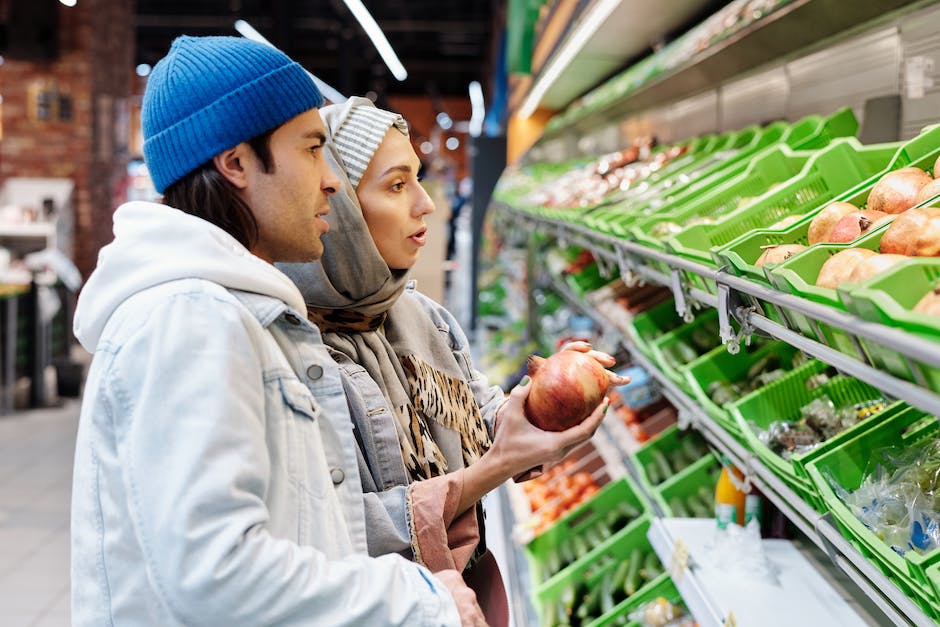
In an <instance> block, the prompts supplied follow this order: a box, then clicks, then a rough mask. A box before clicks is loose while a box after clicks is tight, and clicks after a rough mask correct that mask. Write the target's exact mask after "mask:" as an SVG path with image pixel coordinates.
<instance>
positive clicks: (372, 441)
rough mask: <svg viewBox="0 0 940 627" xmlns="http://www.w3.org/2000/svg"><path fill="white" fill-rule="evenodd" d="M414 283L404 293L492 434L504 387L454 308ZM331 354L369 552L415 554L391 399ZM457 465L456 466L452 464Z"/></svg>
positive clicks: (341, 357)
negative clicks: (350, 436)
mask: <svg viewBox="0 0 940 627" xmlns="http://www.w3.org/2000/svg"><path fill="white" fill-rule="evenodd" d="M415 287H416V284H415V282H414V281H411V282H409V284H408V285H407V287H406V288H405V292H404V293H403V294H402V296H401V298H413V299H415V300H416V301H417V302H418V303H419V305H420V306H421V308H422V309H423V310H424V312H425V314H426V315H427V316H428V318H429V319H430V320H431V321H432V322H433V323H434V326H436V327H437V330H438V332H440V333H441V335H442V336H443V337H444V339H445V340H446V342H447V344H448V345H449V346H450V349H451V352H452V353H453V355H454V359H455V360H456V362H457V364H458V365H459V366H460V370H461V373H462V378H463V379H464V381H466V382H467V384H468V385H469V387H470V390H471V391H472V392H473V396H474V398H475V399H476V401H477V406H478V407H479V408H480V413H481V414H482V416H483V420H484V422H485V423H486V426H487V429H488V431H489V434H490V437H492V436H493V428H494V424H495V421H496V412H497V410H498V409H499V407H500V406H502V404H503V403H504V402H505V400H506V399H505V395H504V393H503V390H502V389H500V388H499V386H494V385H490V384H489V382H488V381H487V378H486V375H484V374H483V373H481V372H480V371H478V370H476V369H475V368H474V367H473V359H472V357H471V355H470V342H469V341H468V340H467V336H466V334H465V333H464V332H463V329H461V327H460V324H459V323H458V322H457V320H456V318H454V316H453V314H451V313H450V312H449V311H447V309H445V308H444V307H443V306H441V305H440V304H439V303H437V302H435V301H434V300H432V299H430V298H428V297H427V296H425V295H424V294H422V293H421V292H419V291H417V289H415ZM330 354H331V355H332V356H333V359H335V360H336V361H337V363H338V364H339V366H340V370H341V371H342V375H343V386H344V388H345V391H346V396H347V397H348V400H349V411H350V414H351V416H352V421H353V424H354V425H355V426H356V434H357V436H358V437H357V440H358V444H359V474H360V476H361V477H362V487H363V491H364V492H365V493H366V494H365V508H366V528H367V535H368V543H369V554H370V555H384V554H386V553H389V552H397V553H401V554H402V555H405V556H406V557H409V558H412V559H413V557H414V555H413V541H414V539H413V538H412V537H411V531H410V525H409V518H410V516H411V512H410V511H409V509H408V505H407V498H406V497H407V495H406V492H407V488H408V485H409V484H410V483H411V479H410V477H409V475H408V471H407V470H406V469H405V464H404V461H403V460H402V457H401V447H400V446H399V443H398V434H397V433H396V430H395V424H394V422H393V421H392V417H391V416H392V414H391V409H389V407H388V401H387V400H386V398H385V395H384V394H383V393H382V390H381V388H379V386H378V385H377V384H376V383H375V381H373V379H372V377H370V376H369V373H368V372H366V370H365V368H363V367H362V366H360V365H359V364H357V363H355V362H353V361H352V360H351V359H349V357H347V356H346V355H344V354H342V353H340V352H338V351H334V350H332V349H330ZM442 431H443V429H441V430H440V431H439V432H438V436H440V437H441V438H442V439H447V436H453V437H452V438H451V440H452V441H451V442H443V443H442V445H443V447H444V448H445V449H447V448H452V449H454V450H455V451H457V453H456V454H452V455H450V456H449V457H448V459H450V460H451V461H452V463H455V464H461V467H462V463H463V462H462V458H461V457H460V454H459V450H460V449H459V446H460V442H459V437H458V436H457V434H456V433H453V432H451V433H445V432H442ZM456 469H457V467H455V468H451V470H456Z"/></svg>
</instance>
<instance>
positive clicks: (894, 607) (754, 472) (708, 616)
mask: <svg viewBox="0 0 940 627" xmlns="http://www.w3.org/2000/svg"><path fill="white" fill-rule="evenodd" d="M552 286H553V289H555V290H556V291H557V292H558V293H559V294H560V295H561V296H562V297H563V298H564V299H565V300H566V301H567V302H568V303H569V304H570V305H571V306H572V307H574V308H576V309H577V310H579V311H580V312H581V313H583V314H584V315H587V316H589V317H591V319H592V320H594V321H595V322H596V323H597V324H598V327H599V328H600V329H601V330H602V331H603V332H604V333H606V334H615V333H619V334H620V335H621V336H623V337H627V332H626V330H624V329H619V328H618V327H617V325H616V324H614V323H613V322H612V321H610V320H608V319H606V318H605V317H604V316H603V315H602V314H600V313H599V312H597V311H596V310H595V309H594V308H592V307H590V306H589V305H587V304H586V303H584V302H583V301H582V300H581V299H580V298H578V297H577V295H575V294H574V293H573V292H572V291H571V290H570V289H569V288H568V287H567V286H566V285H564V284H563V283H561V282H559V281H554V282H553V284H552ZM759 318H763V316H754V315H752V316H750V317H749V318H748V320H749V322H750V323H751V324H754V325H755V326H758V327H759V328H762V329H763V330H766V331H767V332H768V333H770V334H771V335H774V334H775V333H776V334H778V335H779V336H781V337H780V339H782V340H784V341H788V342H793V343H794V345H797V347H798V348H801V347H800V346H799V345H798V344H797V342H795V341H794V340H798V341H799V343H801V344H802V343H803V342H804V341H805V342H811V340H807V339H806V338H804V337H803V336H800V335H799V334H796V333H793V332H791V331H789V330H788V329H785V328H784V327H780V326H779V325H776V324H775V323H773V322H771V321H769V320H766V318H764V319H763V320H760V319H759ZM790 334H792V335H793V336H795V337H791V336H790ZM776 336H777V335H775V337H776ZM812 343H813V344H815V345H816V346H812V347H810V348H812V349H813V350H814V351H816V353H819V355H817V356H818V357H819V358H820V359H823V360H824V361H825V357H829V358H833V360H834V361H840V360H841V358H844V359H850V358H847V357H845V356H844V355H841V354H836V355H830V354H829V353H830V352H831V353H835V351H832V349H829V348H828V347H826V346H824V345H822V344H818V343H816V342H812ZM624 344H625V347H626V348H627V349H628V350H629V351H630V353H631V357H632V359H633V361H634V363H636V364H637V365H639V366H641V367H642V368H644V369H645V370H646V371H647V372H649V373H650V375H652V376H653V377H654V378H655V379H656V380H657V381H658V382H659V384H660V386H661V387H662V390H663V394H664V395H665V396H666V398H667V399H668V400H669V401H670V402H671V403H672V404H673V405H675V407H676V408H677V410H678V412H679V425H680V427H682V428H694V429H696V430H698V431H699V432H701V433H702V434H703V435H704V436H705V439H706V440H707V441H708V442H709V443H710V444H711V445H712V446H713V447H714V448H715V449H717V450H718V451H720V452H721V453H723V454H724V455H727V456H728V458H729V459H730V460H731V461H732V463H734V464H735V466H737V467H738V468H739V469H741V470H742V472H744V473H745V476H746V477H747V479H748V481H750V482H751V483H752V484H754V485H756V486H757V487H758V489H759V490H760V491H761V492H762V493H763V494H764V496H765V497H766V498H768V499H769V500H770V501H771V502H772V503H773V504H774V505H775V506H776V507H777V508H778V509H779V510H780V511H781V512H782V513H783V514H784V515H785V516H786V517H787V518H788V519H789V520H791V521H792V522H793V523H794V525H795V526H796V527H797V528H798V529H799V530H800V532H801V533H803V535H805V536H806V537H807V538H809V539H810V540H811V541H812V542H813V543H814V544H816V545H817V546H819V547H820V548H821V549H823V550H824V551H825V552H826V553H827V554H828V555H829V557H830V559H831V561H832V563H833V564H834V565H835V566H836V567H838V568H839V569H840V570H841V571H842V572H844V573H845V574H846V575H847V576H848V578H849V579H851V580H852V581H853V582H854V583H855V584H856V585H857V586H858V588H859V589H860V590H862V591H863V592H864V593H865V594H866V596H868V597H869V598H870V599H871V600H872V601H873V602H874V604H875V605H876V606H877V607H878V608H879V609H880V610H881V611H882V612H883V613H884V615H885V616H886V617H887V618H888V619H889V620H890V621H891V622H892V623H893V624H895V625H905V626H910V625H916V626H922V625H923V626H926V625H936V622H935V621H934V620H932V619H931V618H929V617H928V616H927V615H926V614H925V613H924V612H923V611H922V610H921V609H920V608H919V607H917V606H916V605H915V604H914V602H913V601H911V600H910V599H909V598H908V597H907V595H905V594H904V593H903V592H902V591H901V590H900V589H899V588H898V587H897V586H896V585H895V584H894V583H892V582H891V581H890V580H889V579H888V578H887V577H885V576H884V575H883V574H882V573H881V572H880V571H879V570H877V568H876V567H875V566H874V565H873V564H872V563H871V562H869V561H868V560H867V559H866V558H865V557H864V556H863V555H862V554H861V553H860V552H859V551H858V550H857V549H856V548H855V547H854V546H852V545H851V544H850V543H849V542H848V541H847V540H846V539H845V538H844V537H843V536H842V534H841V533H840V532H839V530H838V529H837V528H836V526H835V523H834V521H833V520H832V518H831V516H830V515H828V514H826V515H820V514H819V513H817V512H816V511H815V510H814V509H813V508H812V507H810V506H809V505H808V504H807V503H806V502H805V501H803V500H802V499H801V498H800V497H799V496H798V495H797V494H796V493H795V492H794V491H793V490H792V489H790V488H789V487H788V486H787V485H786V484H785V483H784V482H783V481H782V480H781V479H780V478H778V477H777V476H776V475H774V474H773V472H772V471H771V470H770V469H769V468H767V467H766V466H765V465H764V464H763V463H762V462H761V461H760V459H759V458H758V457H757V456H756V455H755V454H754V453H752V452H751V451H749V450H747V449H746V448H745V447H744V446H743V445H742V444H741V443H740V442H738V441H737V440H735V439H734V438H733V437H732V436H731V435H730V434H728V433H727V432H726V431H725V430H724V429H723V428H722V427H721V426H720V425H718V424H717V423H716V422H715V421H714V420H713V419H712V418H711V417H710V416H708V415H707V414H706V412H705V411H704V410H703V409H702V408H701V406H700V405H699V404H698V403H697V402H696V401H695V400H694V399H692V398H690V397H689V396H688V395H687V394H686V393H685V392H684V391H683V390H682V389H681V388H679V387H678V386H677V385H676V384H675V383H674V382H673V381H672V380H671V379H669V377H667V376H666V375H665V374H664V373H663V372H662V371H661V370H660V369H659V368H658V367H657V366H656V365H655V364H653V363H652V362H651V361H650V360H649V359H648V358H647V357H646V356H644V355H643V354H642V353H641V352H639V351H636V350H630V349H631V348H632V347H631V346H630V345H629V343H624ZM807 352H810V351H807ZM852 361H854V360H852ZM856 363H857V364H858V366H864V365H863V364H861V363H860V362H856ZM834 365H835V364H834ZM864 367H865V368H869V369H870V367H868V366H864ZM880 376H881V377H886V375H883V374H881V375H880ZM892 379H893V377H892ZM880 382H881V381H880ZM895 382H896V383H897V384H902V383H903V384H906V385H911V384H907V383H906V382H903V381H900V380H895ZM893 384H894V383H892V385H893ZM882 387H883V386H882ZM915 387H916V386H915ZM917 389H918V390H920V388H917ZM901 391H904V390H901ZM908 391H910V390H908ZM920 391H921V392H924V393H925V394H926V391H923V390H920ZM926 400H930V399H926ZM912 404H913V403H912ZM928 411H929V410H928ZM625 464H626V465H627V466H628V470H629V466H631V464H629V462H625ZM654 546H655V543H654ZM664 563H665V564H668V561H666V562H664ZM677 585H679V588H680V592H683V586H682V585H681V582H677ZM689 586H692V587H691V588H690V587H689ZM699 593H701V590H697V589H695V587H694V584H692V583H689V582H687V583H686V590H685V592H684V593H683V599H685V600H686V602H687V603H688V604H689V605H690V609H691V610H692V611H693V613H694V615H695V616H696V618H697V619H698V620H699V621H700V623H701V624H703V625H712V624H717V625H721V624H724V623H722V622H717V623H716V622H713V621H714V620H715V619H716V617H720V612H718V611H717V610H716V608H714V607H712V606H710V605H709V604H708V603H705V602H703V601H701V600H696V597H695V595H697V594H699ZM686 594H689V595H690V596H689V597H686ZM693 606H695V607H693ZM696 612H701V613H702V614H701V615H700V614H699V613H696Z"/></svg>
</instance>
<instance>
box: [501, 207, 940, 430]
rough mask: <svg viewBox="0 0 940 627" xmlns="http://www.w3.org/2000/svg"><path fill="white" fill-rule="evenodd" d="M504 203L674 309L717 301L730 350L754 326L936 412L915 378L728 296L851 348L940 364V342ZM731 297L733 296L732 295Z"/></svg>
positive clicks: (935, 400) (687, 310) (939, 402)
mask: <svg viewBox="0 0 940 627" xmlns="http://www.w3.org/2000/svg"><path fill="white" fill-rule="evenodd" d="M503 207H506V206H505V205H504V206H503ZM508 210H509V211H510V212H511V213H512V214H513V215H514V217H515V219H516V220H517V221H521V223H522V224H524V225H526V226H527V227H528V228H530V229H533V230H540V231H541V232H543V233H549V234H552V235H555V236H556V237H558V238H559V239H560V241H565V242H569V243H576V244H577V245H579V246H583V247H585V248H588V249H590V250H591V251H592V252H594V254H595V257H598V258H599V259H604V260H605V263H608V264H609V263H612V262H613V261H616V263H617V267H618V269H619V271H620V275H621V277H622V278H623V279H624V281H625V282H627V283H634V282H636V281H647V282H653V283H658V284H660V285H664V286H667V287H669V288H671V289H672V291H673V295H674V296H675V299H676V309H677V311H678V313H679V314H680V315H685V316H687V319H689V318H688V316H690V314H691V307H692V306H693V305H694V304H695V303H698V304H699V305H702V306H706V307H712V308H716V309H718V311H719V318H720V320H721V336H722V340H723V341H724V342H725V343H729V344H731V346H730V347H729V350H731V351H732V352H734V351H736V349H737V345H738V344H739V343H740V342H741V341H742V340H745V339H746V336H747V335H748V334H749V332H752V331H756V330H759V331H761V332H763V333H765V334H767V335H769V336H771V337H774V338H776V339H779V340H783V341H785V342H788V343H790V344H792V345H793V346H796V347H797V348H799V349H800V350H802V351H804V352H806V353H807V354H809V355H812V356H813V357H816V358H817V359H820V360H822V361H825V362H826V363H828V364H831V365H832V366H835V367H836V368H837V369H838V370H840V371H842V372H844V373H846V374H848V375H851V376H853V377H856V378H857V379H860V380H862V381H865V382H866V383H869V384H871V385H873V386H875V387H877V388H878V389H880V390H882V391H883V392H885V393H886V394H888V395H890V396H892V397H895V398H898V399H900V400H904V401H906V402H908V403H910V404H911V405H913V406H914V407H917V408H919V409H923V410H924V411H926V412H929V413H931V414H934V415H940V395H938V394H937V393H936V392H933V391H932V390H929V389H927V388H925V387H922V386H921V385H918V384H917V383H912V382H909V381H905V380H903V379H900V378H898V377H895V376H893V375H891V374H889V373H887V372H885V371H883V370H879V369H877V368H874V367H872V366H871V365H869V364H868V363H865V362H863V361H860V360H858V359H855V358H853V357H852V356H849V355H846V354H845V353H842V352H839V351H837V350H834V349H833V348H831V347H829V346H827V345H825V344H823V343H821V342H818V341H816V340H814V339H810V338H807V337H806V336H804V335H801V334H799V333H796V332H794V331H791V330H790V329H788V328H787V327H784V326H782V325H780V324H778V323H776V322H774V321H772V320H770V319H769V318H767V317H766V316H764V315H762V314H761V313H758V312H757V311H755V310H754V308H753V307H747V306H745V305H741V304H736V300H735V299H736V297H737V296H738V295H742V294H743V295H747V296H749V297H751V298H752V299H757V300H759V301H763V302H766V303H770V304H772V305H774V306H777V307H785V308H786V309H788V310H793V311H796V312H799V313H801V314H803V315H805V316H806V317H807V318H809V319H810V320H811V321H814V324H815V323H824V324H828V325H830V326H832V327H835V328H838V329H842V330H843V331H845V332H846V333H847V334H848V335H849V336H850V337H851V338H853V341H854V342H855V345H856V346H858V352H859V354H862V350H861V347H860V345H859V343H858V338H864V339H866V340H870V341H873V342H876V343H878V344H881V345H883V346H890V347H892V349H893V350H895V351H896V352H897V353H898V354H900V355H902V356H904V357H905V358H906V359H909V360H914V361H918V362H921V363H925V364H928V365H930V366H933V367H938V368H940V350H937V348H936V346H933V345H931V344H930V343H929V342H924V341H923V340H922V339H919V338H918V337H916V336H914V335H912V334H910V333H907V332H905V331H902V330H900V329H895V328H891V327H887V326H884V325H881V324H877V323H873V322H866V321H864V320H861V319H859V318H856V317H854V316H852V315H850V314H847V313H845V312H842V311H838V310H836V309H833V308H830V307H826V306H825V305H821V304H819V303H815V302H812V301H810V300H807V299H805V298H800V297H798V296H794V295H792V294H785V293H782V292H780V291H778V290H775V289H772V288H769V287H766V286H764V285H760V284H757V283H754V282H752V281H749V280H747V279H744V278H741V277H737V276H733V275H731V274H728V273H727V272H724V271H723V270H721V269H714V268H709V267H707V266H704V265H702V264H699V263H696V262H694V261H690V260H688V259H683V258H680V257H677V256H675V255H671V254H669V253H665V252H662V251H657V250H652V249H648V248H644V247H643V246H640V245H639V244H636V243H635V242H630V241H626V240H621V239H618V238H616V237H613V236H610V235H606V234H603V233H597V232H594V231H591V230H590V229H589V228H587V227H584V226H581V225H577V224H569V223H566V222H563V221H560V220H551V219H547V218H539V217H536V216H532V215H529V214H526V213H523V212H520V211H517V210H515V209H512V208H508ZM646 261H653V262H657V263H658V264H660V265H666V266H668V267H669V268H670V274H669V275H666V274H664V273H662V272H660V271H658V270H656V269H654V268H652V267H650V266H649V265H646V263H645V262H646ZM599 263H600V262H599ZM684 273H688V274H694V275H697V276H699V277H702V278H704V279H706V280H709V281H712V282H714V283H715V284H716V285H717V291H718V294H717V295H716V294H710V293H708V292H705V291H703V290H701V289H698V288H695V287H691V286H689V285H688V281H687V280H686V276H685V274H684ZM737 300H740V298H738V299H737ZM732 318H734V319H737V320H738V321H739V322H740V323H742V331H741V332H739V333H737V334H734V333H733V332H732V330H731V327H730V321H731V319H732ZM914 372H918V371H917V369H914Z"/></svg>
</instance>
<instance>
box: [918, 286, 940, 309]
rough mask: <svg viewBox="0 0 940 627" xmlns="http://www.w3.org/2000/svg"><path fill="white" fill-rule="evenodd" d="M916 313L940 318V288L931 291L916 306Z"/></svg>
mask: <svg viewBox="0 0 940 627" xmlns="http://www.w3.org/2000/svg"><path fill="white" fill-rule="evenodd" d="M914 311H916V312H917V313H921V314H924V315H925V316H940V287H935V288H934V289H932V290H930V291H929V292H927V293H926V294H924V297H923V298H921V299H920V300H919V301H918V302H917V304H916V305H915V306H914Z"/></svg>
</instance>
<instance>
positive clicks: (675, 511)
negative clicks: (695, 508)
mask: <svg viewBox="0 0 940 627" xmlns="http://www.w3.org/2000/svg"><path fill="white" fill-rule="evenodd" d="M669 509H671V510H672V515H673V516H674V517H676V518H689V510H688V509H686V507H685V504H684V503H683V502H682V499H680V498H679V497H678V496H674V497H672V498H671V499H669Z"/></svg>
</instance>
